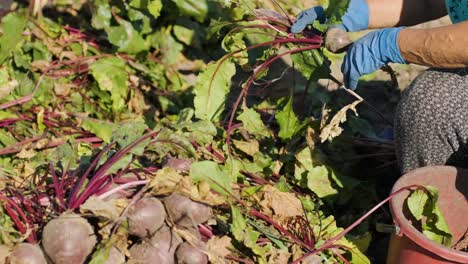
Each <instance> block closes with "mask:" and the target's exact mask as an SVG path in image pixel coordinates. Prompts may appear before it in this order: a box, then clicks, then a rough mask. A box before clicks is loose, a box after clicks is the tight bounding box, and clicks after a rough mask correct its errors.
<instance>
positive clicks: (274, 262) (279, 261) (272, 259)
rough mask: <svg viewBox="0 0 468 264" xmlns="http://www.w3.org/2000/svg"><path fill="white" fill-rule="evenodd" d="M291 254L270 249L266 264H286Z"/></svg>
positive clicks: (281, 250)
mask: <svg viewBox="0 0 468 264" xmlns="http://www.w3.org/2000/svg"><path fill="white" fill-rule="evenodd" d="M291 256H292V254H291V253H289V252H288V251H286V250H283V249H277V248H272V250H271V251H270V252H269V256H268V262H267V264H288V263H291V262H290V258H291Z"/></svg>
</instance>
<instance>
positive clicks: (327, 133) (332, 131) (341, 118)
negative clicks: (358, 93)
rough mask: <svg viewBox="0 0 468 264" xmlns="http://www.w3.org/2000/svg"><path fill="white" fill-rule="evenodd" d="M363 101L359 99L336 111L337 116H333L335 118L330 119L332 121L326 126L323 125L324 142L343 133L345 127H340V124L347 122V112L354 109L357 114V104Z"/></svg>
mask: <svg viewBox="0 0 468 264" xmlns="http://www.w3.org/2000/svg"><path fill="white" fill-rule="evenodd" d="M361 102H362V101H361V100H357V101H354V102H353V103H352V104H349V105H347V106H345V107H343V108H342V109H341V110H340V111H338V113H336V115H335V116H333V118H332V119H331V120H330V123H328V124H327V125H325V127H322V131H321V133H320V139H321V141H322V143H323V142H325V141H327V140H330V141H331V140H333V139H334V138H335V137H337V136H339V135H341V132H343V129H342V128H341V127H340V124H341V123H344V122H346V112H348V110H352V111H353V112H354V113H355V114H356V115H357V110H356V106H357V105H358V104H360V103H361Z"/></svg>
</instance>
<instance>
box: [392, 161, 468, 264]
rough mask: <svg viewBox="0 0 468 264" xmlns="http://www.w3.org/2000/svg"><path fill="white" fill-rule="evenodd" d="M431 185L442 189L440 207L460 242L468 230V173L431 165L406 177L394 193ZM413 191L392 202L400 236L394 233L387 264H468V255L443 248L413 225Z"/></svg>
mask: <svg viewBox="0 0 468 264" xmlns="http://www.w3.org/2000/svg"><path fill="white" fill-rule="evenodd" d="M414 184H418V185H430V186H434V187H436V188H437V189H438V190H439V207H440V210H441V212H442V214H443V215H444V217H445V220H446V221H447V224H448V226H449V229H450V231H451V232H452V234H453V240H452V241H453V243H456V242H457V241H458V240H459V239H460V238H461V237H462V236H463V235H464V234H465V232H466V229H467V227H468V202H467V196H468V170H464V169H458V168H455V167H450V166H431V167H424V168H419V169H416V170H413V171H411V172H409V173H407V174H405V175H403V176H402V177H401V178H400V179H399V180H398V181H397V182H396V183H395V185H394V186H393V190H392V192H395V191H398V190H400V189H401V188H403V187H406V186H410V185H414ZM408 195H409V191H405V192H402V193H400V194H398V195H397V196H395V197H394V198H393V199H392V200H391V201H390V209H391V212H392V215H393V220H394V223H395V225H396V227H397V230H398V232H397V234H393V235H392V238H391V240H390V246H389V250H388V256H387V264H419V263H424V264H432V263H463V264H467V263H468V253H466V252H462V251H457V250H453V249H451V248H448V247H444V246H441V245H439V244H437V243H435V242H432V241H431V240H429V239H427V238H426V237H425V236H424V235H423V234H422V233H421V232H419V231H418V230H417V229H416V228H415V227H414V226H413V225H412V224H411V221H410V220H409V219H411V218H410V217H408V216H409V213H408V210H407V208H406V206H405V200H406V198H407V197H408Z"/></svg>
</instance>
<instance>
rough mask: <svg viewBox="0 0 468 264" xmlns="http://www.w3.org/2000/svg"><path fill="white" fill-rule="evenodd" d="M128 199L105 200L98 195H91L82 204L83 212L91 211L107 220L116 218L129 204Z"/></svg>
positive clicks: (81, 209)
mask: <svg viewBox="0 0 468 264" xmlns="http://www.w3.org/2000/svg"><path fill="white" fill-rule="evenodd" d="M128 202H129V201H128V200H127V199H112V200H103V199H101V198H99V197H97V196H91V197H89V198H88V200H86V202H85V203H84V204H82V205H81V206H80V211H81V212H82V213H89V212H91V213H92V214H93V215H94V216H97V217H100V218H104V219H106V220H116V219H117V218H118V217H119V216H120V215H121V214H122V212H123V210H124V209H125V208H126V207H127V205H128Z"/></svg>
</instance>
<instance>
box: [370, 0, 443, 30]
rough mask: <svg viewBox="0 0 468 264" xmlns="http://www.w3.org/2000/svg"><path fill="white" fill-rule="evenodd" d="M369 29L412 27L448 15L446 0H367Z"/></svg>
mask: <svg viewBox="0 0 468 264" xmlns="http://www.w3.org/2000/svg"><path fill="white" fill-rule="evenodd" d="M366 1H367V4H368V6H369V13H370V17H369V28H386V27H395V26H412V25H417V24H420V23H423V22H426V21H430V20H434V19H437V18H440V17H442V16H444V15H446V14H447V11H446V8H445V0H366Z"/></svg>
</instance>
